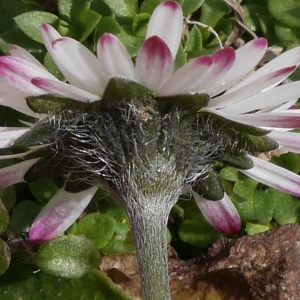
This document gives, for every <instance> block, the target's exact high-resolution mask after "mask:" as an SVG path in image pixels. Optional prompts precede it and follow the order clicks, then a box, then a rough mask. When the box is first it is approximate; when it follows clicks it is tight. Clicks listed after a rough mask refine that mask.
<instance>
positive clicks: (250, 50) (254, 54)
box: [214, 38, 275, 95]
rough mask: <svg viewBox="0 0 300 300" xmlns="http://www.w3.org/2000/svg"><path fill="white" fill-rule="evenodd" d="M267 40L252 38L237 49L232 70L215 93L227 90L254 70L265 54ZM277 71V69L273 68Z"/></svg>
mask: <svg viewBox="0 0 300 300" xmlns="http://www.w3.org/2000/svg"><path fill="white" fill-rule="evenodd" d="M267 46H268V44H267V40H266V39H264V38H259V39H255V40H252V41H251V42H249V43H247V44H245V45H244V46H243V47H241V48H239V49H238V50H236V51H235V62H234V65H233V66H232V67H231V69H230V71H229V72H228V73H226V75H225V76H224V77H223V80H222V82H223V84H222V85H220V86H219V87H218V88H215V90H214V95H217V94H219V93H220V92H222V91H225V90H226V89H228V88H229V87H231V86H232V85H234V84H236V83H238V82H239V81H240V80H241V79H243V78H244V77H245V76H246V75H247V74H248V73H249V72H250V71H251V70H253V69H254V68H255V67H256V65H257V64H258V63H259V61H260V60H261V59H262V57H263V56H264V54H265V52H266V50H267ZM272 71H275V70H272ZM268 73H269V72H268Z"/></svg>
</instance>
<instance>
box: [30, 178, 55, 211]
mask: <svg viewBox="0 0 300 300" xmlns="http://www.w3.org/2000/svg"><path fill="white" fill-rule="evenodd" d="M28 185H29V188H30V191H31V193H32V194H33V196H34V198H35V199H36V200H37V201H38V202H39V203H40V204H42V205H43V206H45V205H46V204H47V203H48V202H49V200H50V199H51V198H52V197H53V196H54V195H55V194H56V193H57V192H58V191H59V188H58V186H57V185H56V184H54V183H53V182H52V181H49V180H44V181H39V182H29V183H28Z"/></svg>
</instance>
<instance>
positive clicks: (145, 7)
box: [141, 0, 163, 14]
mask: <svg viewBox="0 0 300 300" xmlns="http://www.w3.org/2000/svg"><path fill="white" fill-rule="evenodd" d="M162 2H163V0H145V1H143V3H142V5H141V12H142V13H149V14H152V13H153V11H154V9H155V8H156V6H157V5H159V4H160V3H162Z"/></svg>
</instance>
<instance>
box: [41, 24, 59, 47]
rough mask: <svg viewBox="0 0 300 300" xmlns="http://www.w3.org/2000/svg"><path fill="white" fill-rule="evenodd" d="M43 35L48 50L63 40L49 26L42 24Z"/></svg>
mask: <svg viewBox="0 0 300 300" xmlns="http://www.w3.org/2000/svg"><path fill="white" fill-rule="evenodd" d="M41 35H42V38H43V41H44V44H45V46H46V48H47V49H48V48H49V47H51V45H52V42H54V41H55V40H57V39H59V38H61V35H60V34H59V33H58V32H57V31H56V30H55V29H54V28H53V27H52V26H51V25H49V24H42V26H41ZM48 51H49V50H48Z"/></svg>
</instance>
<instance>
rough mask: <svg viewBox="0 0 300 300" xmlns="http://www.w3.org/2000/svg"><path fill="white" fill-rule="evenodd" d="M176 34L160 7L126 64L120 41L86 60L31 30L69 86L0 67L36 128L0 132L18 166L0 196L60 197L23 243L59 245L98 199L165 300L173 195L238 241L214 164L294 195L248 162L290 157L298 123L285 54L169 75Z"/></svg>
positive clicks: (287, 177)
mask: <svg viewBox="0 0 300 300" xmlns="http://www.w3.org/2000/svg"><path fill="white" fill-rule="evenodd" d="M182 30H183V16H182V11H181V8H180V6H179V4H178V3H177V2H172V1H166V2H163V3H162V4H160V5H159V6H158V7H157V8H156V9H155V11H154V12H153V15H152V17H151V19H150V22H149V27H148V31H147V36H146V40H145V42H144V43H143V45H142V47H141V49H140V51H139V53H138V55H137V57H136V59H135V64H133V62H132V60H131V58H130V56H129V54H128V53H127V50H126V49H125V47H124V46H123V45H122V43H121V42H120V41H119V40H118V39H117V38H116V37H115V36H114V35H111V34H103V35H102V36H101V38H100V40H99V42H98V44H97V56H95V55H94V54H93V53H91V52H90V51H89V50H88V49H87V48H85V47H84V46H83V45H81V44H80V43H79V42H77V41H75V40H73V39H71V38H67V37H62V36H60V35H59V33H58V32H57V31H56V30H55V29H54V28H53V27H51V26H50V25H47V24H44V25H42V27H41V34H42V37H43V40H44V44H45V46H46V48H47V50H48V51H49V53H50V55H51V56H52V58H53V60H54V62H55V63H56V65H57V66H58V68H59V69H60V71H61V72H62V74H63V75H64V76H65V78H66V80H67V83H64V82H61V81H59V80H58V79H56V78H55V77H54V76H53V75H51V74H50V73H49V72H48V71H47V70H46V69H45V68H44V66H43V65H41V64H40V63H39V62H38V61H37V60H36V59H35V58H34V57H33V56H31V55H30V54H29V53H27V52H26V51H24V50H23V49H21V48H19V47H18V46H15V45H12V46H11V47H10V51H11V56H3V57H1V58H0V76H1V78H2V81H1V82H0V99H1V104H2V105H5V106H9V107H11V108H13V109H15V110H18V111H20V112H22V113H24V114H27V115H29V116H32V117H34V118H36V119H37V122H36V124H35V125H30V124H29V126H28V127H21V128H6V127H5V128H1V132H0V145H1V148H9V149H10V150H11V151H12V152H13V153H14V154H12V155H7V156H2V159H7V158H16V159H20V160H21V162H20V163H18V164H15V165H12V166H9V167H6V168H3V169H1V170H0V187H1V188H5V187H8V186H11V185H14V184H16V183H18V182H22V181H28V182H30V181H36V180H39V179H45V178H47V179H55V178H60V179H61V180H63V181H64V187H63V188H62V189H61V190H60V191H59V192H58V193H57V194H56V195H55V196H54V197H53V198H52V199H51V200H50V202H49V203H48V204H47V205H46V207H45V208H44V209H43V210H42V212H41V213H40V214H39V215H38V216H37V218H36V220H35V221H34V223H33V224H32V227H31V230H30V233H29V240H30V241H31V242H32V243H37V244H39V243H44V242H47V241H49V240H51V239H54V238H56V237H57V236H59V235H60V234H62V233H63V232H64V231H65V230H66V229H67V228H68V227H69V226H70V225H71V224H72V223H73V222H75V220H76V219H77V218H78V217H79V215H80V214H81V213H82V211H83V210H84V209H85V208H86V206H87V205H88V203H89V202H90V201H91V199H92V198H93V196H94V194H95V193H96V191H97V189H98V188H99V187H104V188H105V189H106V190H107V191H108V192H109V194H110V195H111V196H112V197H113V198H114V199H115V200H116V201H117V202H118V203H119V204H120V205H121V206H122V207H124V208H125V210H126V211H127V213H128V216H129V219H130V221H131V224H132V229H133V233H134V238H135V242H136V248H137V249H138V251H137V255H138V260H139V265H140V271H141V276H142V285H143V296H144V299H152V300H153V299H169V297H170V296H169V288H168V273H167V256H166V246H167V242H166V234H165V233H166V224H167V219H168V215H169V212H170V210H171V208H172V206H173V205H174V204H175V203H176V201H177V200H178V197H179V196H180V195H181V194H184V193H186V194H191V195H193V197H194V199H195V200H196V203H197V205H198V206H199V208H200V210H201V212H202V213H203V215H204V217H205V218H206V220H207V221H208V222H209V223H210V224H211V225H212V226H213V227H214V228H215V229H217V230H219V231H222V232H224V233H226V234H229V235H232V234H237V233H238V232H239V230H240V228H241V222H240V218H239V215H238V213H237V210H236V209H235V207H234V205H233V204H232V202H231V201H230V199H229V198H228V196H227V195H226V193H225V192H224V189H223V187H222V183H221V181H220V179H219V177H218V173H217V172H216V171H215V170H214V166H215V162H217V161H219V162H223V163H227V164H229V165H232V166H234V167H237V168H238V169H240V170H241V171H242V172H243V173H244V174H246V175H248V176H250V177H252V178H254V179H256V180H258V181H260V182H262V183H263V184H266V185H268V186H271V187H274V188H276V189H278V190H281V191H284V192H286V193H289V194H291V195H294V196H296V197H299V196H300V178H299V177H298V176H297V175H296V174H294V173H292V172H289V171H287V170H285V169H282V168H280V167H277V166H275V165H273V164H270V163H268V162H266V161H264V160H260V159H258V158H256V156H255V154H257V153H261V152H266V151H271V150H275V149H278V148H280V149H282V150H284V151H293V152H297V153H299V150H300V147H299V145H300V143H299V141H300V138H299V135H298V134H297V133H293V132H289V130H292V129H295V128H298V127H299V124H300V114H299V111H298V110H297V109H293V110H289V108H290V107H291V106H293V105H294V104H295V102H296V101H297V99H298V97H299V96H300V82H294V83H290V84H285V85H281V86H278V84H279V83H281V82H282V81H283V80H284V79H286V78H287V77H288V76H289V75H290V74H292V73H293V72H294V71H295V70H296V68H297V67H298V65H299V63H300V49H299V48H295V49H293V50H290V51H288V52H286V53H284V54H282V55H280V56H279V57H278V58H276V59H274V60H273V61H271V62H270V63H268V64H266V65H265V66H263V67H262V68H260V69H258V70H257V71H254V68H255V67H256V65H257V64H258V63H259V62H260V60H261V59H262V57H263V56H264V54H265V51H266V49H267V41H266V40H265V39H263V38H259V39H255V40H253V41H250V42H249V43H247V44H246V45H244V46H243V47H241V48H239V49H238V50H234V49H233V48H225V49H222V50H220V51H218V52H217V53H215V54H213V55H205V56H202V57H199V58H196V59H193V60H191V61H189V62H188V63H187V64H186V65H184V66H183V67H181V68H180V69H178V70H177V71H175V72H174V59H175V56H176V53H177V50H178V47H179V45H180V41H181V34H182Z"/></svg>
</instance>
